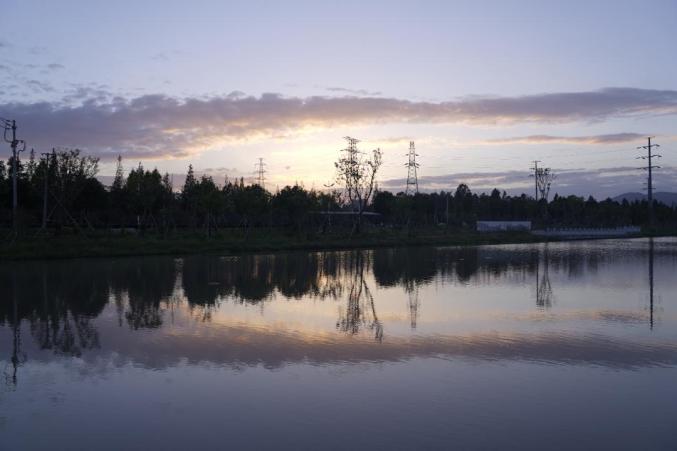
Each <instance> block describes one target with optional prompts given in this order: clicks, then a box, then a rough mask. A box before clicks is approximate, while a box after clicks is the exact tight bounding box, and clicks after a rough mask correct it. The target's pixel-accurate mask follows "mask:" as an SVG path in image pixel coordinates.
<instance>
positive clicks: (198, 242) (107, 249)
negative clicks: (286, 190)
mask: <svg viewBox="0 0 677 451" xmlns="http://www.w3.org/2000/svg"><path fill="white" fill-rule="evenodd" d="M660 235H661V236H666V235H677V233H674V232H663V233H661V234H660ZM5 236H7V233H6V234H5ZM637 236H648V235H646V234H642V235H637ZM654 236H656V235H654ZM545 241H562V239H555V238H552V237H542V236H536V235H532V234H531V233H528V232H497V233H477V232H473V231H468V230H452V229H446V228H444V229H442V228H439V229H436V228H430V229H417V230H416V231H415V232H407V231H405V230H396V229H378V230H370V231H367V232H365V233H362V234H360V235H358V236H353V237H350V234H349V233H348V231H346V230H339V231H334V232H332V233H328V234H307V233H304V234H299V233H287V232H285V231H283V230H279V229H252V230H250V231H249V232H246V231H244V230H242V229H229V230H222V231H219V232H217V233H215V234H214V235H213V236H212V237H207V236H205V235H204V234H199V233H189V232H177V233H172V234H170V235H167V236H161V235H158V234H146V235H137V234H135V233H129V234H119V233H118V234H111V233H104V232H94V233H89V234H87V235H77V234H60V235H51V234H49V235H41V234H37V233H35V232H34V233H32V234H30V233H24V234H23V235H20V236H19V237H17V238H15V239H12V240H8V239H6V240H5V241H4V243H3V244H2V246H1V247H0V259H1V260H29V259H59V258H80V257H118V256H133V255H190V254H222V255H232V254H239V253H260V252H278V251H294V250H341V249H362V248H377V247H399V246H469V245H483V244H517V243H536V242H545Z"/></svg>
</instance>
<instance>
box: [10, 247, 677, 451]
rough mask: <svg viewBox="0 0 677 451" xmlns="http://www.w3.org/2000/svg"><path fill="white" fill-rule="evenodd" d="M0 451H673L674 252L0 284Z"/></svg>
mask: <svg viewBox="0 0 677 451" xmlns="http://www.w3.org/2000/svg"><path fill="white" fill-rule="evenodd" d="M0 284H1V286H2V292H3V295H2V299H1V300H0V371H1V372H2V374H0V378H1V380H0V384H1V385H0V449H3V450H4V449H7V450H20V449H50V450H53V449H83V450H91V449H126V450H129V449H198V448H203V449H312V450H318V449H372V450H374V449H467V448H469V449H482V448H501V449H507V448H514V449H567V448H569V449H570V448H577V449H600V448H608V449H676V448H677V240H674V239H657V240H655V241H653V242H650V241H649V240H613V241H612V240H610V241H594V242H577V243H561V244H549V245H509V246H485V247H474V248H453V247H448V248H415V249H384V250H375V251H349V252H320V253H289V254H275V255H256V256H242V257H224V258H219V257H186V258H171V257H149V258H125V259H92V260H69V261H51V262H26V263H14V264H6V263H3V264H0Z"/></svg>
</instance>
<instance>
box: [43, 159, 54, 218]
mask: <svg viewBox="0 0 677 451" xmlns="http://www.w3.org/2000/svg"><path fill="white" fill-rule="evenodd" d="M52 152H54V149H52ZM40 155H42V156H43V157H45V160H44V161H45V167H44V169H45V172H44V174H43V191H42V230H47V197H48V195H49V172H50V169H51V161H50V157H51V156H52V155H53V153H49V152H45V153H42V154H40Z"/></svg>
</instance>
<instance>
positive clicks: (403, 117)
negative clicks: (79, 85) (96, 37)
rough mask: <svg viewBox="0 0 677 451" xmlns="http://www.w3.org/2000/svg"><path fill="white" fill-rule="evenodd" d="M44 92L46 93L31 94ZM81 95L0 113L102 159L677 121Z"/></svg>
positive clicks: (605, 108)
mask: <svg viewBox="0 0 677 451" xmlns="http://www.w3.org/2000/svg"><path fill="white" fill-rule="evenodd" d="M35 87H36V88H38V89H44V88H46V86H43V85H40V84H35ZM99 91H100V92H98V93H94V92H90V93H87V92H86V91H82V92H79V93H76V94H79V96H78V95H76V96H75V97H74V96H72V95H71V96H70V97H69V98H66V99H64V100H62V101H59V102H35V103H22V102H13V103H5V104H0V113H1V114H2V115H3V116H5V117H12V118H15V119H16V120H17V121H18V122H19V123H20V124H21V127H22V132H23V136H24V137H25V139H26V140H27V141H29V142H30V143H31V144H32V145H35V146H36V147H37V146H46V147H51V146H71V147H79V148H81V149H84V150H87V151H89V152H91V153H95V154H98V155H99V156H103V157H105V156H107V155H117V154H118V153H123V154H125V155H128V156H134V157H143V158H167V157H185V156H187V155H190V154H192V153H196V152H200V151H202V150H205V149H209V148H214V147H216V146H219V145H222V144H223V143H224V142H226V141H231V140H238V139H247V138H252V137H257V136H268V137H270V136H279V135H284V134H285V133H291V132H297V131H298V130H300V129H303V128H311V127H314V128H331V127H335V126H339V125H365V124H385V123H470V124H496V123H500V124H513V123H523V122H540V123H551V122H575V121H595V120H602V119H605V118H609V117H619V116H629V115H656V114H677V91H666V90H663V91H660V90H651V89H637V88H605V89H600V90H597V91H589V92H577V93H552V94H538V95H529V96H519V97H491V98H478V97H473V98H465V99H460V100H453V101H447V102H439V103H432V102H414V101H409V100H402V99H396V98H376V97H353V96H345V97H323V96H315V97H306V98H301V97H283V96H281V95H279V94H263V95H261V96H260V97H252V96H244V95H241V93H239V92H237V91H236V92H234V93H231V94H229V95H226V96H218V97H211V98H185V99H177V98H173V97H168V96H165V95H143V96H140V97H134V98H121V97H111V96H110V95H109V94H110V93H108V92H106V91H105V89H99Z"/></svg>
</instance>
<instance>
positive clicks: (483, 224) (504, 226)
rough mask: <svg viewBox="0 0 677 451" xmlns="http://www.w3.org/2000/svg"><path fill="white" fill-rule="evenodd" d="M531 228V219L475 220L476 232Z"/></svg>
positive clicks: (525, 229)
mask: <svg viewBox="0 0 677 451" xmlns="http://www.w3.org/2000/svg"><path fill="white" fill-rule="evenodd" d="M512 230H519V231H525V232H528V231H530V230H531V221H477V231H478V232H507V231H512Z"/></svg>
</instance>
